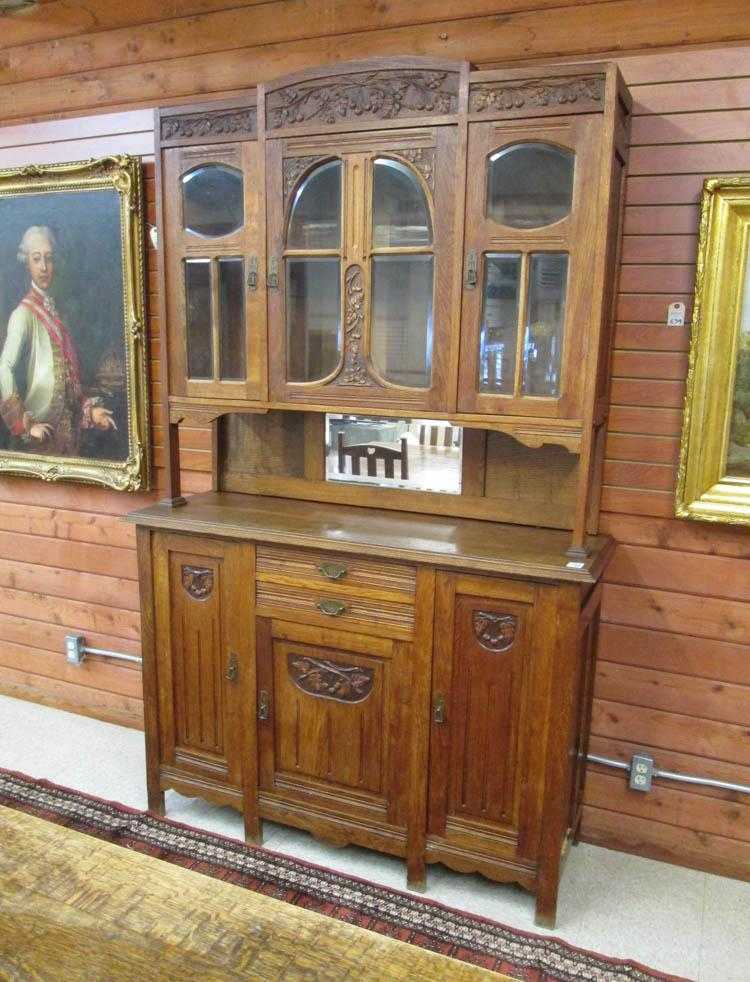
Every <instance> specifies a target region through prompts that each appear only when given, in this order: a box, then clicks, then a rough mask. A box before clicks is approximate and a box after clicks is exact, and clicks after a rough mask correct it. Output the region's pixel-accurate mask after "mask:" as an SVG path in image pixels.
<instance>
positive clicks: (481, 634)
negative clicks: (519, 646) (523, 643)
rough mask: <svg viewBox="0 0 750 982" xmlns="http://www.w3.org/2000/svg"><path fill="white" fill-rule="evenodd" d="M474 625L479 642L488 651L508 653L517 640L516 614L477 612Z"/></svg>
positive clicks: (488, 611)
mask: <svg viewBox="0 0 750 982" xmlns="http://www.w3.org/2000/svg"><path fill="white" fill-rule="evenodd" d="M473 625H474V634H475V635H476V638H477V641H478V642H479V643H480V644H481V646H482V647H483V648H486V649H487V651H508V649H509V648H511V647H512V646H513V642H514V641H515V639H516V629H517V628H518V618H517V617H516V615H515V614H497V613H495V611H490V610H475V611H474V617H473Z"/></svg>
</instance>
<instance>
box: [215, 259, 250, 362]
mask: <svg viewBox="0 0 750 982" xmlns="http://www.w3.org/2000/svg"><path fill="white" fill-rule="evenodd" d="M219 374H220V377H221V378H223V379H244V378H245V263H244V260H243V259H241V258H239V257H236V258H235V257H234V256H232V257H222V258H220V259H219Z"/></svg>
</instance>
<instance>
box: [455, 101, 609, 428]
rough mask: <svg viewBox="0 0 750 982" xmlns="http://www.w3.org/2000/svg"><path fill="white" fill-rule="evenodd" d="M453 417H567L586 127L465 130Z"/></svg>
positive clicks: (574, 388)
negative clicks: (462, 253) (460, 293)
mask: <svg viewBox="0 0 750 982" xmlns="http://www.w3.org/2000/svg"><path fill="white" fill-rule="evenodd" d="M469 130H470V132H469V158H468V172H469V182H468V200H467V213H466V254H465V270H464V292H463V304H462V324H461V330H462V343H461V367H460V379H459V398H458V408H459V410H463V411H465V412H486V413H492V414H509V415H534V416H541V417H545V416H547V417H571V418H574V417H576V415H577V414H578V413H579V405H580V402H579V395H578V388H579V374H580V371H581V365H582V352H583V345H584V341H585V338H584V335H585V333H586V329H587V323H586V321H585V319H584V318H582V317H581V312H582V310H583V304H584V303H585V284H586V280H587V277H588V278H589V279H590V276H591V271H592V262H593V257H592V256H591V255H590V250H587V248H586V242H585V228H586V223H587V222H588V221H590V218H591V216H590V214H589V213H588V210H587V211H584V207H585V208H586V209H590V208H591V205H590V203H585V202H584V199H585V198H586V197H588V198H589V199H590V198H591V197H593V196H591V195H588V196H584V195H583V194H582V189H583V188H584V187H586V186H587V181H588V180H589V179H590V178H591V173H590V172H591V168H592V154H591V152H590V150H591V147H590V142H591V139H592V132H593V129H592V123H591V120H590V118H588V117H585V116H579V117H577V118H575V119H574V120H573V121H571V122H567V121H566V122H555V124H554V125H549V124H546V123H536V124H533V123H532V124H529V123H526V124H524V123H520V124H519V123H518V122H514V123H513V124H508V123H499V122H486V123H484V122H483V123H472V124H471V125H470V127H469Z"/></svg>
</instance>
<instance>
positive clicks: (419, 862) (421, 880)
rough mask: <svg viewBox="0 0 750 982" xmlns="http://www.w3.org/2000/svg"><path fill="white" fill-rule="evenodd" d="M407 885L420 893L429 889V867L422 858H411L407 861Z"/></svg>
mask: <svg viewBox="0 0 750 982" xmlns="http://www.w3.org/2000/svg"><path fill="white" fill-rule="evenodd" d="M406 885H407V887H408V888H409V889H410V890H419V892H420V893H422V892H423V891H425V890H426V889H427V867H426V865H425V861H424V859H423V858H422V857H421V856H416V857H414V856H410V857H409V858H408V859H407V860H406Z"/></svg>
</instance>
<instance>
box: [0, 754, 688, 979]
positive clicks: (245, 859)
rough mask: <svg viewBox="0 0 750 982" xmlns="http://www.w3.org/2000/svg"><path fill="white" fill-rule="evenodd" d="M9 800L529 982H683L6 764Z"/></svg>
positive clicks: (0, 779)
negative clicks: (8, 767) (36, 776)
mask: <svg viewBox="0 0 750 982" xmlns="http://www.w3.org/2000/svg"><path fill="white" fill-rule="evenodd" d="M0 804H3V805H6V806H8V807H10V808H16V809H20V810H22V811H26V812H29V813H31V814H34V815H37V816H39V817H41V818H45V819H47V820H48V821H52V822H55V823H57V824H59V825H64V826H66V827H68V828H73V829H77V830H79V831H81V832H86V833H88V834H90V835H94V836H97V837H99V838H102V839H105V840H107V841H110V842H116V843H118V844H120V845H123V846H126V847H128V848H132V849H137V850H139V851H141V852H145V853H148V854H150V855H152V856H157V857H158V858H161V859H164V860H167V861H169V862H172V863H176V864H178V865H181V866H185V867H188V868H191V869H194V870H198V871H199V872H202V873H206V874H208V875H209V876H215V877H217V878H219V879H222V880H225V881H228V882H231V883H235V884H237V885H239V886H243V887H246V888H248V889H251V890H254V891H256V892H257V893H262V894H266V895H268V896H273V897H276V898H277V899H280V900H285V901H287V902H288V903H293V904H297V905H299V906H302V907H305V908H307V909H308V910H316V911H318V912H319V913H322V914H327V915H328V916H331V917H336V918H338V919H340V920H343V921H347V922H349V923H351V924H355V925H357V926H358V927H363V928H367V929H369V930H373V931H378V932H379V933H381V934H384V935H386V936H388V937H392V938H396V939H397V940H401V941H406V942H409V943H411V944H415V945H419V946H420V947H422V948H426V949H428V950H431V951H437V952H439V953H440V954H443V955H448V956H450V957H453V958H458V959H461V960H462V961H467V962H470V963H472V964H475V965H480V966H481V967H482V968H486V969H490V970H493V971H496V972H502V973H504V974H506V975H510V976H511V977H513V978H516V979H521V980H523V982H568V980H571V982H572V980H586V982H650V980H653V979H660V980H669V982H675V980H676V977H675V976H668V975H663V974H661V973H659V972H656V971H654V970H652V969H648V968H645V967H643V966H640V965H638V964H637V963H635V962H629V961H620V960H617V959H608V958H606V957H604V956H602V955H597V954H595V953H592V952H588V951H583V950H582V949H578V948H574V947H572V946H571V945H568V944H566V943H565V942H563V941H559V940H557V939H555V938H549V937H541V936H538V935H534V934H527V933H525V932H523V931H518V930H515V929H513V928H509V927H505V926H503V925H502V924H498V923H496V922H494V921H490V920H486V919H485V918H482V917H477V916H475V915H472V914H467V913H464V912H461V911H457V910H453V909H451V908H449V907H445V906H443V905H442V904H439V903H436V902H435V901H431V900H426V899H423V898H420V897H414V896H411V895H410V894H406V893H401V892H399V891H396V890H391V889H389V888H387V887H381V886H378V885H377V884H374V883H370V882H367V881H365V880H360V879H358V878H356V877H352V876H347V875H344V874H342V873H337V872H334V871H333V870H329V869H324V868H322V867H318V866H315V865H313V864H312V863H307V862H303V861H301V860H298V859H292V858H289V857H288V856H281V855H279V854H277V853H274V852H271V851H270V850H267V849H263V848H259V847H253V846H247V845H245V844H244V843H242V842H238V841H236V840H234V839H229V838H226V837H224V836H221V835H215V834H213V833H210V832H204V831H202V830H200V829H195V828H189V827H187V826H184V825H180V824H179V823H177V822H172V821H170V820H168V819H164V818H158V817H155V816H153V815H151V814H149V813H148V812H140V811H136V810H134V809H130V808H127V807H126V806H124V805H120V804H116V803H114V802H108V801H102V800H99V799H97V798H94V797H92V796H89V795H85V794H82V793H80V792H78V791H73V790H71V789H68V788H62V787H59V786H57V785H55V784H52V783H50V782H48V781H39V780H35V779H33V778H30V777H27V776H26V775H23V774H16V773H13V772H10V771H5V770H2V769H0ZM676 982H680V980H676Z"/></svg>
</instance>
